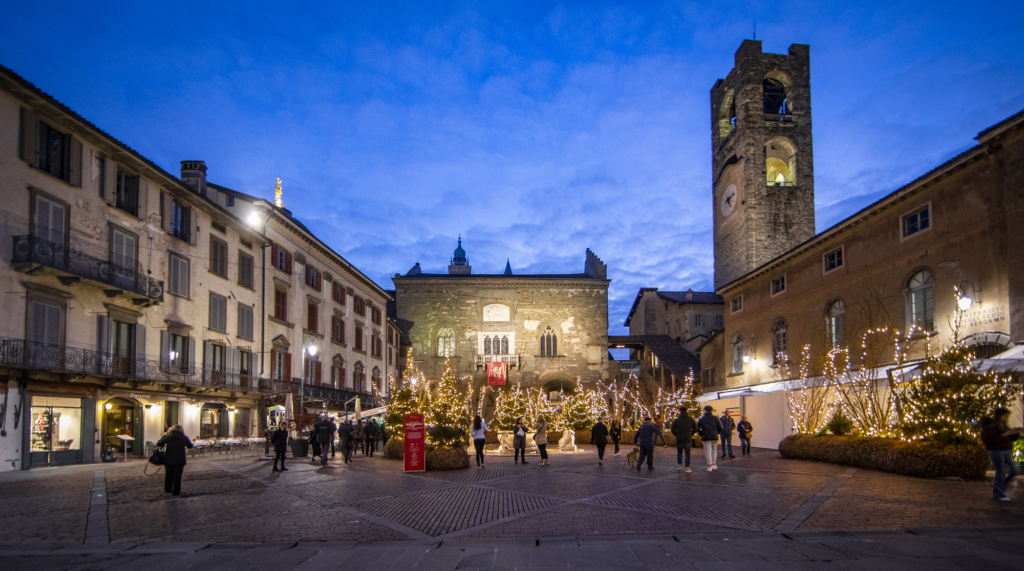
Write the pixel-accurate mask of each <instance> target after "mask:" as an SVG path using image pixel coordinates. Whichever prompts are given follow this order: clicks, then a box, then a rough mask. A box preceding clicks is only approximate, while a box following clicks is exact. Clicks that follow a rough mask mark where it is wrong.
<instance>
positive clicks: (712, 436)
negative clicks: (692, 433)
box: [697, 405, 722, 472]
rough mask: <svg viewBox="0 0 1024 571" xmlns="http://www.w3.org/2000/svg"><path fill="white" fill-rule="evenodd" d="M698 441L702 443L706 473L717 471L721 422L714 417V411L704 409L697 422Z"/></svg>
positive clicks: (707, 408)
mask: <svg viewBox="0 0 1024 571" xmlns="http://www.w3.org/2000/svg"><path fill="white" fill-rule="evenodd" d="M697 429H698V431H699V434H700V439H701V440H703V441H704V460H705V461H707V464H708V472H710V471H712V470H717V469H718V437H719V435H721V434H722V421H721V420H718V417H717V416H715V409H713V408H711V406H710V405H708V406H706V407H704V415H703V416H701V417H700V420H698V421H697Z"/></svg>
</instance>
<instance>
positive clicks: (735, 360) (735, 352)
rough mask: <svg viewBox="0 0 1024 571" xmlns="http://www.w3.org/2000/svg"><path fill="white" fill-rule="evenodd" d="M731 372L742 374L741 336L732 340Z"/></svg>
mask: <svg viewBox="0 0 1024 571" xmlns="http://www.w3.org/2000/svg"><path fill="white" fill-rule="evenodd" d="M732 372H733V373H742V372H743V336H742V335H737V336H736V337H733V339H732Z"/></svg>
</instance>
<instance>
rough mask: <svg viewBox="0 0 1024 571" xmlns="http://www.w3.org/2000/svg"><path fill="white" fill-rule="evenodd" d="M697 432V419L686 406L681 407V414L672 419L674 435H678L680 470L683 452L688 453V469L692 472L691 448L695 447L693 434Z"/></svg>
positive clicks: (677, 455) (677, 453)
mask: <svg viewBox="0 0 1024 571" xmlns="http://www.w3.org/2000/svg"><path fill="white" fill-rule="evenodd" d="M696 432H697V421H696V420H694V419H693V417H691V416H690V413H689V411H687V410H686V407H685V406H683V407H680V408H679V416H677V417H676V419H675V420H674V421H672V436H675V437H676V463H677V464H679V470H680V471H682V469H683V453H685V454H686V471H687V472H690V448H692V447H693V435H694V434H695V433H696Z"/></svg>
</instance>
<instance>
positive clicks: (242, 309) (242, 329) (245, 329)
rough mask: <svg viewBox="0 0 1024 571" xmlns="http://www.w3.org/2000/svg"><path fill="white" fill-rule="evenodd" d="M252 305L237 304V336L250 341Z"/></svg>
mask: <svg viewBox="0 0 1024 571" xmlns="http://www.w3.org/2000/svg"><path fill="white" fill-rule="evenodd" d="M252 329H253V327H252V306H250V305H246V304H244V303H239V304H238V336H239V337H241V338H242V339H248V340H250V341H252V338H253V337H252Z"/></svg>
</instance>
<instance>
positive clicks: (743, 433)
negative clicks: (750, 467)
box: [736, 416, 754, 456]
mask: <svg viewBox="0 0 1024 571" xmlns="http://www.w3.org/2000/svg"><path fill="white" fill-rule="evenodd" d="M752 432H754V427H753V426H752V425H751V424H750V422H749V421H748V420H747V417H745V416H744V417H742V418H741V419H740V423H739V424H737V425H736V434H737V436H739V437H740V452H741V453H742V454H743V455H744V456H750V436H751V433H752Z"/></svg>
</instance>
